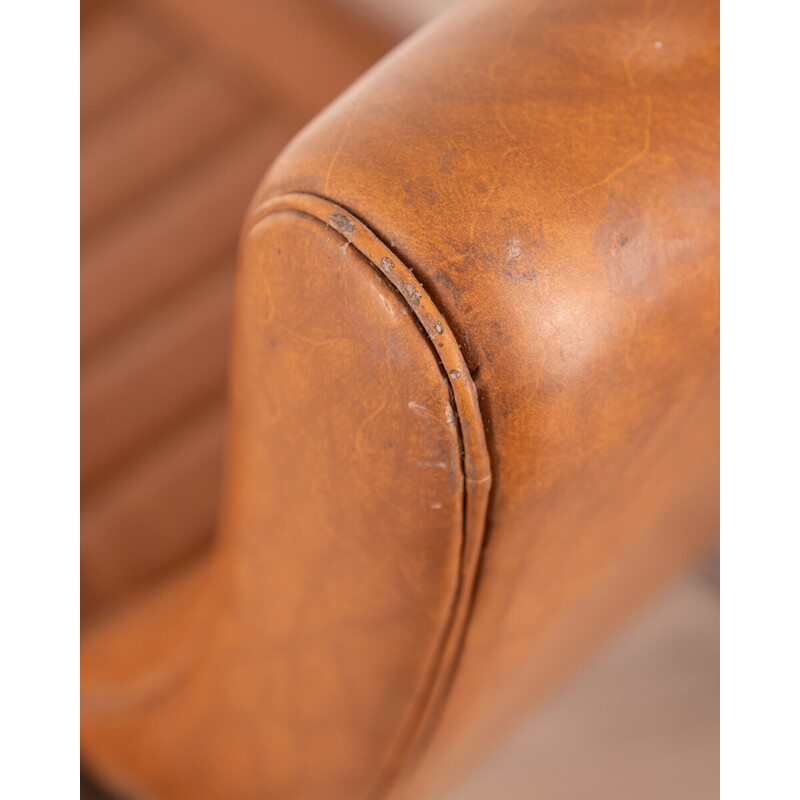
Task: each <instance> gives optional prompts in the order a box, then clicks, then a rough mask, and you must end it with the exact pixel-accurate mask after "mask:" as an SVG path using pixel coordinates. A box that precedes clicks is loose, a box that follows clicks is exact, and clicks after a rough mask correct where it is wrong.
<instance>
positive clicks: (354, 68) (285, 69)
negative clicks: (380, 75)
mask: <svg viewBox="0 0 800 800" xmlns="http://www.w3.org/2000/svg"><path fill="white" fill-rule="evenodd" d="M135 2H136V5H137V7H139V8H141V9H145V10H147V11H149V12H150V13H151V14H152V17H153V18H154V19H158V20H161V21H165V22H167V23H168V24H169V25H170V26H171V27H172V29H173V30H174V31H175V32H176V35H178V36H181V37H184V38H185V39H186V41H187V42H190V43H191V44H193V45H194V46H196V47H197V48H199V49H200V50H203V51H207V52H209V53H214V54H216V56H217V57H218V58H219V59H220V60H223V61H225V62H227V63H228V64H230V65H232V66H233V67H234V68H236V69H237V70H238V71H239V72H240V74H241V75H243V76H246V77H247V78H248V79H249V80H250V81H252V82H253V83H254V84H255V85H257V86H259V87H261V88H262V89H263V90H265V91H266V92H267V93H268V94H269V95H273V94H274V95H277V96H278V97H279V98H281V100H282V102H284V103H285V104H286V105H287V106H288V107H291V108H295V109H297V110H298V111H299V112H300V113H301V114H302V115H303V116H304V117H306V118H307V117H310V116H311V115H313V114H315V113H316V112H317V111H319V110H320V109H321V108H322V107H323V106H325V105H326V104H327V103H329V102H330V101H331V100H333V99H334V97H336V95H338V94H339V93H340V92H342V91H343V90H344V89H346V88H347V87H348V86H349V85H350V84H351V83H352V82H353V81H354V80H356V78H358V77H360V76H361V74H362V73H363V72H364V71H365V70H367V69H368V68H369V67H370V66H372V64H374V63H375V62H376V61H377V60H378V59H379V58H381V56H383V55H384V54H385V53H386V52H388V51H389V50H390V49H391V47H393V46H394V45H395V44H396V40H395V39H394V38H393V37H392V36H391V35H389V34H388V33H387V32H386V31H385V30H384V29H382V28H380V27H378V26H376V25H374V24H373V23H372V22H370V21H368V20H367V19H366V18H364V17H361V16H359V15H357V14H355V13H352V12H350V11H349V10H347V9H344V8H342V7H340V6H336V4H335V3H331V2H324V1H321V0H291V2H287V0H226V2H225V3H224V4H223V3H220V2H219V0H135Z"/></svg>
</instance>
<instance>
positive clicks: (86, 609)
mask: <svg viewBox="0 0 800 800" xmlns="http://www.w3.org/2000/svg"><path fill="white" fill-rule="evenodd" d="M223 435H224V408H223V407H222V406H221V405H219V406H214V407H212V408H209V409H208V410H206V411H205V412H203V413H202V414H201V415H199V416H198V417H196V418H193V419H191V420H190V421H188V423H187V424H186V425H185V426H184V427H182V428H181V429H179V430H177V431H175V432H174V433H173V435H172V436H171V437H169V438H167V439H166V440H165V441H163V443H162V444H161V445H160V446H159V447H158V448H154V449H152V450H149V451H148V452H147V453H146V454H145V455H144V456H143V457H142V458H141V459H140V460H138V461H137V462H136V463H134V464H131V465H130V467H129V468H128V469H127V470H126V471H125V473H124V474H122V475H119V476H118V477H117V478H116V480H114V481H112V482H110V484H109V485H108V486H107V487H105V488H104V490H103V491H102V492H101V493H99V494H95V495H93V496H92V497H90V498H88V499H86V500H84V502H83V503H82V508H81V614H82V616H89V615H91V614H92V613H94V612H95V611H97V610H98V609H99V608H101V607H102V606H105V605H107V604H109V603H111V602H113V601H114V600H119V599H120V598H122V597H123V596H124V595H125V594H126V593H128V592H130V591H131V590H133V589H134V588H136V587H137V586H140V585H142V584H143V583H145V582H146V581H148V580H151V579H153V578H154V577H156V576H157V575H158V574H159V573H160V572H161V571H163V570H165V569H168V568H169V567H170V566H172V565H174V564H175V563H177V562H178V561H180V560H181V559H183V558H186V557H187V556H188V555H189V554H191V553H193V552H196V551H198V550H199V549H201V548H202V547H203V546H204V545H207V544H208V543H209V541H210V538H211V535H212V531H213V527H214V523H215V521H216V515H217V509H218V505H219V484H220V477H221V465H222V447H223Z"/></svg>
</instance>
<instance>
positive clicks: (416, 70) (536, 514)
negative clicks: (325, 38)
mask: <svg viewBox="0 0 800 800" xmlns="http://www.w3.org/2000/svg"><path fill="white" fill-rule="evenodd" d="M717 13H718V12H717V8H716V6H715V5H714V4H713V3H697V2H690V0H678V2H672V3H661V2H653V3H641V2H632V1H631V0H619V1H618V2H610V3H602V4H600V3H595V2H589V0H570V2H563V1H562V2H545V3H541V4H536V5H533V4H530V3H527V2H522V0H489V1H488V2H479V3H474V4H471V5H469V6H467V7H466V8H463V7H462V8H459V9H458V10H457V13H454V14H452V15H450V16H448V17H447V18H444V19H442V20H440V21H439V22H437V23H436V24H434V25H432V26H431V27H429V28H427V29H426V30H425V31H423V32H422V33H421V34H419V35H417V36H415V37H413V38H412V40H411V41H410V42H408V43H407V44H405V45H403V46H401V47H400V48H399V49H398V50H396V51H395V52H394V53H393V54H392V55H391V56H390V57H389V58H388V59H386V60H385V61H384V62H383V63H382V64H381V65H380V67H379V68H377V69H375V70H373V71H371V72H370V73H369V74H368V75H367V76H366V77H365V78H364V79H362V80H361V81H359V82H358V83H357V84H356V85H355V86H354V87H353V88H352V89H351V90H350V91H349V92H348V93H346V94H345V95H344V96H343V97H342V98H341V99H340V100H339V101H337V102H336V103H335V104H334V105H333V106H332V107H331V108H329V109H328V110H327V111H326V112H325V113H323V114H322V115H321V116H320V117H318V118H317V120H315V121H314V122H313V123H312V124H311V125H310V126H309V127H307V128H306V129H305V130H304V131H303V132H302V133H301V134H300V136H298V137H297V138H296V139H295V140H294V142H293V143H292V145H291V146H290V147H289V148H288V149H287V150H286V151H285V152H284V154H283V156H282V157H281V158H280V159H279V161H278V163H277V164H276V166H275V167H274V168H273V169H272V170H271V172H270V174H269V176H268V178H267V179H266V180H265V182H264V183H263V184H262V187H261V189H260V190H259V192H258V194H257V196H256V199H255V201H254V203H253V206H252V211H251V215H250V218H249V221H248V223H247V227H246V231H249V233H248V234H247V235H246V237H245V239H244V250H243V255H242V258H241V267H240V269H241V272H240V278H239V283H238V288H237V306H236V310H235V323H234V325H235V347H234V362H233V366H232V373H231V376H232V377H231V379H232V389H231V391H232V395H231V396H232V409H231V433H230V439H229V453H228V458H229V461H228V464H229V466H228V473H227V482H226V485H227V494H226V504H225V524H224V540H223V544H222V546H221V549H220V551H219V555H218V558H217V560H216V561H215V569H216V570H218V572H217V576H218V577H217V579H216V580H208V581H205V582H202V586H203V589H202V591H198V594H197V599H196V601H195V602H197V603H201V602H209V601H208V599H207V598H208V597H210V598H211V600H210V608H212V609H213V611H211V612H209V616H204V617H202V619H204V620H205V624H207V625H208V626H209V627H208V632H207V633H202V632H201V633H198V634H197V637H198V638H197V641H198V642H199V644H197V645H196V647H197V648H198V653H199V655H197V657H196V658H195V660H194V661H192V660H191V659H188V658H184V657H179V656H180V653H184V652H189V651H190V650H191V648H188V645H187V644H186V643H185V642H184V643H183V644H182V645H181V646H179V645H178V644H176V645H175V651H174V653H173V654H172V655H171V657H170V658H169V659H166V657H164V656H163V653H162V651H161V650H160V649H159V648H160V647H161V645H160V644H159V642H161V641H162V640H161V639H160V638H159V633H158V626H157V625H152V624H151V625H147V624H146V623H140V624H141V625H142V627H143V628H144V631H143V633H141V632H140V633H136V634H135V635H136V636H140V635H142V636H144V638H143V639H137V641H139V642H140V643H141V644H140V647H139V648H138V649H139V650H140V651H141V653H144V654H146V653H148V652H150V651H151V649H152V652H153V653H158V654H159V655H158V657H154V663H152V664H149V665H147V666H146V667H145V666H142V667H141V670H142V673H141V674H143V675H152V674H156V673H157V672H158V663H160V662H161V661H165V663H168V664H173V665H180V667H178V666H174V667H173V672H172V673H171V674H170V675H169V676H168V677H169V681H170V682H171V683H170V684H169V686H166V685H165V684H164V683H161V684H160V686H161V688H160V689H159V690H158V691H156V690H155V689H154V688H153V689H152V694H151V696H150V697H149V699H147V701H146V702H140V703H139V704H136V703H133V704H129V705H128V706H127V707H125V708H122V709H121V708H120V706H119V702H118V701H116V700H114V695H115V693H118V694H119V695H120V696H121V697H125V696H126V691H130V690H126V684H130V683H131V681H132V682H133V685H134V686H136V687H138V686H140V683H137V679H136V678H135V676H134V677H131V675H130V674H128V673H127V672H125V670H124V669H123V668H122V665H117V667H115V668H114V669H110V670H109V669H108V668H106V667H103V669H106V672H103V673H102V676H103V678H102V681H101V680H100V679H96V678H95V677H92V678H91V679H90V680H89V681H88V686H87V691H86V694H87V696H89V697H92V696H93V692H94V691H95V689H98V686H99V689H101V690H102V691H101V692H100V694H101V697H102V698H103V700H104V702H106V703H107V704H108V706H107V711H106V713H103V710H102V708H100V707H98V706H97V705H95V706H94V708H93V710H92V713H88V711H87V714H86V717H85V720H84V725H85V733H84V741H85V748H86V753H87V756H88V757H89V759H90V761H91V762H92V763H93V764H95V765H96V767H97V768H99V769H100V770H101V771H102V772H104V773H105V774H106V775H107V776H108V777H109V778H110V779H111V780H112V781H114V782H116V783H117V784H118V785H127V786H128V787H132V788H139V789H141V790H142V791H146V792H149V793H151V794H155V795H156V796H163V797H175V798H178V797H193V798H197V797H209V798H211V797H228V798H234V797H253V796H270V797H272V796H274V797H287V798H288V797H296V798H300V797H304V798H310V797H319V798H332V797H343V796H347V797H358V796H368V795H370V794H372V795H381V794H385V792H386V790H387V789H389V788H390V787H392V786H393V787H394V796H397V797H422V796H425V797H428V796H430V797H434V796H436V791H437V790H439V789H444V788H446V787H447V786H448V785H451V783H452V780H453V778H454V776H456V775H458V773H459V770H460V768H461V766H463V765H464V764H466V763H468V762H469V760H471V759H474V758H476V757H479V755H480V753H481V752H482V750H483V748H485V746H486V744H487V742H488V741H490V740H491V739H492V738H493V737H495V736H496V735H497V733H498V731H500V730H502V729H504V728H505V727H507V726H508V725H509V724H510V722H511V721H512V720H513V718H514V717H515V716H516V715H518V714H519V713H521V711H522V710H523V709H525V708H527V707H528V706H529V705H530V703H532V702H533V701H534V700H535V699H537V698H539V697H541V695H542V694H543V692H545V691H546V690H547V689H548V688H549V687H550V686H551V685H552V683H553V681H554V680H557V679H559V678H561V677H562V676H563V675H564V674H565V673H566V672H567V671H568V670H569V669H570V667H571V666H572V665H574V664H575V663H576V662H577V661H578V660H580V659H581V658H582V657H583V656H584V655H585V653H586V652H587V650H588V649H589V648H590V647H591V646H592V645H593V644H594V643H596V642H597V641H598V640H599V639H600V638H601V637H602V636H603V635H604V633H605V632H606V630H607V629H608V628H609V627H610V626H611V625H612V624H614V623H615V621H616V620H618V619H619V618H620V617H621V616H622V615H623V614H624V613H625V612H626V611H627V610H629V609H630V608H631V607H632V606H633V605H635V604H636V603H637V602H640V601H641V599H642V598H643V597H644V596H646V595H647V594H648V593H650V592H652V591H653V590H654V589H655V587H656V586H657V585H658V584H659V582H661V581H663V580H665V579H666V578H668V577H669V576H670V575H672V574H674V573H675V572H676V571H677V570H678V569H679V568H680V567H681V566H682V565H683V564H685V563H686V562H687V561H689V560H690V559H691V558H692V557H693V556H694V555H695V554H696V553H697V552H699V551H700V550H701V549H702V548H703V547H705V546H706V545H707V543H708V542H709V541H711V540H712V539H713V537H714V536H715V535H716V523H717V519H716V517H717V480H718V446H717V434H718V407H717V397H718V174H717V166H718V165H717V160H718V127H717V124H718V123H717V109H718V95H717V86H718V43H717V40H718V16H717ZM322 208H324V209H328V210H327V211H326V212H325V213H320V212H317V211H316V210H315V209H322ZM265 214H266V216H264V215H265ZM326 225H327V227H326ZM361 254H364V255H365V256H366V257H367V259H369V260H366V259H365V258H364V256H363V255H361ZM384 258H389V259H390V260H392V262H393V268H392V269H389V268H388V267H387V266H386V265H385V264H384V262H383V259H384ZM382 265H383V267H382ZM406 268H408V269H409V270H410V271H411V273H403V275H406V277H401V278H400V279H398V277H397V276H398V274H400V273H399V272H396V270H401V269H402V270H405V269H406ZM390 273H391V274H390ZM408 274H411V275H412V277H408V276H407V275H408ZM384 276H385V277H386V278H387V279H388V280H385V279H384ZM425 309H428V310H429V311H430V312H431V313H433V311H435V313H436V314H437V315H438V316H437V317H436V319H437V320H440V321H441V323H442V330H447V331H448V333H447V336H446V337H445V338H446V340H447V344H446V347H442V348H439V347H438V344H439V340H438V338H437V337H438V336H441V334H440V332H439V331H438V329H437V328H435V327H433V322H432V319H433V318H432V317H427V316H426V313H428V312H427V311H425ZM423 312H424V313H423ZM450 332H452V337H453V338H452V342H453V343H455V345H456V347H455V350H460V356H459V357H461V358H462V359H463V364H464V368H463V369H459V368H453V367H452V366H451V365H450V364H449V363H448V361H447V359H448V358H456V357H457V355H458V354H457V353H456V352H455V350H454V349H453V347H452V346H451V344H450V341H451V340H450V338H449V337H450ZM345 340H346V341H345ZM445 350H446V351H447V354H446V355H445V354H443V355H442V357H441V358H440V357H439V356H438V355H437V352H438V351H445ZM454 372H455V373H457V375H454ZM459 381H460V383H459ZM473 384H474V386H475V387H476V389H477V395H476V397H477V414H472V413H463V412H464V410H465V409H466V408H467V407H468V402H467V400H468V398H469V397H470V396H471V390H470V389H469V387H470V386H472V385H473ZM448 386H450V387H451V388H450V389H449V388H448ZM450 391H452V392H453V397H454V403H453V405H454V406H455V411H453V410H452V407H451V405H450ZM459 392H465V394H464V395H463V398H462V399H461V402H460V401H459ZM417 406H421V407H422V408H424V409H425V412H424V413H423V412H422V410H421V409H420V408H418V407H417ZM448 408H451V411H449V412H448V410H447V409H448ZM449 421H450V422H452V421H455V422H456V423H457V424H456V425H452V424H448V422H449ZM478 424H480V425H481V426H483V433H484V434H485V441H486V446H487V448H488V449H487V451H486V455H487V456H488V465H489V467H490V469H491V475H492V491H491V495H490V497H489V505H488V512H487V515H486V517H485V520H484V517H483V513H482V506H481V505H480V503H477V504H476V500H475V498H476V497H477V495H476V494H475V492H474V488H475V487H473V486H471V485H470V480H469V479H470V478H471V477H473V476H472V475H471V474H470V471H469V465H470V453H471V452H472V451H471V445H470V442H471V441H473V439H472V438H471V435H470V430H469V426H470V425H478ZM459 433H460V440H461V441H463V443H464V447H463V456H462V452H461V451H462V448H461V445H460V444H459V441H460V440H459V435H458V434H459ZM473 434H474V431H473ZM481 438H482V437H480V436H478V437H477V439H474V441H477V440H478V439H481ZM389 441H391V443H392V448H391V451H392V452H391V453H390V454H389V453H388V452H387V448H388V442H389ZM431 448H432V449H431ZM479 449H480V448H479V447H478V448H477V450H476V451H475V452H477V451H478V450H479ZM434 451H435V453H434ZM436 464H440V465H444V466H443V467H442V466H434V465H436ZM476 476H477V477H480V478H485V477H487V474H486V473H479V474H476ZM485 484H488V481H485ZM471 498H472V499H471ZM465 499H466V505H465V506H464V510H465V511H466V516H464V517H463V518H462V503H463V502H464V500H465ZM439 505H441V508H435V506H439ZM477 522H482V523H485V524H483V525H482V526H481V528H482V529H481V531H480V532H479V533H478V535H476V533H475V532H476V530H477V525H476V523H477ZM476 543H477V544H476ZM473 581H475V589H474V595H473V590H472V583H473ZM204 598H205V599H204ZM161 602H162V603H163V606H162V607H160V608H159V610H158V611H152V610H151V611H149V612H146V613H144V614H143V615H142V616H141V617H140V618H141V619H142V620H151V622H152V621H155V620H158V619H159V618H160V617H161V616H162V615H163V616H164V618H165V619H174V618H175V616H174V614H176V613H177V614H179V615H180V613H184V612H180V611H175V600H174V598H173V599H170V598H167V599H165V600H163V601H161ZM170 609H171V610H170ZM148 628H152V630H149V629H148ZM192 630H199V629H197V628H193V629H192ZM96 633H97V636H98V637H99V638H92V650H91V652H92V653H93V654H94V655H93V656H92V660H91V661H90V664H89V666H90V670H89V673H88V674H89V675H91V676H95V675H97V674H98V673H96V672H95V666H94V665H95V663H97V664H98V665H102V664H104V663H105V661H104V660H103V659H102V658H101V655H100V654H102V653H103V652H104V650H106V649H108V648H111V649H113V648H114V647H116V646H117V645H116V644H115V642H117V641H120V640H119V639H117V637H123V638H124V637H127V636H133V635H134V633H132V632H131V631H130V630H126V628H125V626H123V624H122V622H120V623H119V625H114V624H112V623H109V626H108V627H107V628H105V629H103V631H100V630H99V629H98V631H97V632H96ZM148 637H153V638H154V641H155V642H156V644H154V645H152V648H151V646H150V645H148V644H147V638H148ZM181 648H183V649H181ZM187 648H188V649H187ZM87 652H89V651H88V650H87ZM140 658H144V660H147V656H146V655H145V656H140ZM95 659H97V661H96V662H95ZM98 669H99V667H98ZM115 669H119V670H122V671H121V672H115ZM166 678H167V676H165V674H163V673H161V674H160V679H161V680H162V681H163V680H166ZM123 679H124V680H123ZM139 680H140V679H139ZM95 683H97V684H98V685H97V686H95V685H94V684H95ZM137 691H141V689H137ZM90 705H91V704H90ZM409 720H411V722H409ZM167 743H168V747H167ZM395 778H397V780H395Z"/></svg>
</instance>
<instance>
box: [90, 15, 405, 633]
mask: <svg viewBox="0 0 800 800" xmlns="http://www.w3.org/2000/svg"><path fill="white" fill-rule="evenodd" d="M265 24H266V27H265ZM266 35H268V36H271V37H273V39H274V42H273V46H272V47H271V48H268V47H265V44H264V36H266ZM254 37H255V38H254ZM248 39H249V40H250V41H251V43H252V42H253V41H256V40H258V39H260V41H261V47H262V50H261V52H262V57H261V58H260V59H259V58H257V54H256V53H254V52H253V49H252V47H251V48H250V50H246V48H245V49H244V50H243V49H242V47H241V41H243V40H248ZM275 42H279V43H280V48H277V49H276V47H275V46H274V44H275ZM392 43H393V40H392V39H391V37H390V36H388V35H387V34H385V33H382V32H380V31H376V30H375V29H374V27H373V26H371V25H369V24H367V23H366V22H364V21H363V20H361V19H360V18H359V17H357V16H354V15H353V14H351V13H347V12H346V11H344V10H342V9H338V8H337V7H336V6H331V5H329V4H328V3H327V2H323V3H319V2H317V0H304V1H303V2H302V3H299V2H297V3H290V4H286V3H283V2H280V0H273V1H272V2H267V1H266V0H259V2H258V3H249V2H247V0H239V1H237V2H234V0H231V1H230V2H226V3H224V4H221V3H216V2H211V3H207V4H200V3H198V2H190V3H184V2H180V0H135V1H134V0H131V2H126V0H96V1H95V2H90V3H82V4H81V242H82V251H81V312H82V313H81V357H82V372H81V388H82V409H81V489H82V519H81V529H82V542H81V553H82V577H83V581H82V586H81V612H82V615H83V616H84V618H89V617H92V616H95V615H97V614H99V613H102V612H103V611H104V610H106V609H108V608H109V607H113V606H114V605H115V604H118V603H120V602H123V601H124V600H125V599H126V598H127V597H129V596H130V595H131V594H133V593H135V592H136V591H137V590H138V589H139V588H141V587H142V586H145V585H148V584H152V583H153V582H154V581H156V580H158V579H159V578H160V577H162V576H164V575H165V574H167V573H168V571H169V569H170V568H172V567H174V566H176V565H179V564H181V562H182V561H183V560H184V559H187V558H194V557H196V556H197V555H198V554H199V553H201V552H203V551H204V550H207V549H208V546H209V544H210V542H211V537H212V534H213V532H214V530H215V528H216V525H217V517H218V512H219V482H220V473H221V465H222V451H223V428H224V395H225V383H226V375H227V370H228V352H229V349H230V340H229V330H230V315H231V308H232V297H233V275H234V264H235V250H236V240H237V237H238V233H239V230H240V228H241V222H242V216H243V214H244V212H245V209H246V207H247V202H248V200H249V199H250V196H251V195H252V192H253V189H254V187H255V186H256V184H257V181H258V178H259V176H260V175H261V174H262V173H263V172H264V170H265V168H266V167H267V166H268V164H269V163H270V161H271V160H272V159H273V158H274V157H275V155H276V154H277V153H278V151H279V150H280V149H281V148H282V147H283V146H284V145H285V144H286V142H287V141H288V140H289V138H290V137H291V136H292V135H293V134H294V133H295V132H296V131H297V130H298V129H299V128H300V127H301V125H302V124H303V123H304V122H305V121H306V120H307V119H308V118H309V117H310V116H311V114H313V113H315V112H316V111H317V110H318V109H319V108H320V107H322V106H323V105H324V104H325V103H326V102H328V101H329V100H330V99H331V98H332V97H334V96H335V95H336V94H337V93H338V92H339V91H341V90H342V89H344V88H345V87H346V86H347V85H348V84H349V83H350V82H351V81H352V80H354V79H355V78H356V77H357V76H358V75H359V74H360V73H362V72H363V71H364V70H365V69H366V68H367V67H368V66H369V65H370V64H371V63H372V62H373V61H375V60H376V59H377V58H378V57H379V56H380V55H382V54H383V53H384V52H385V51H386V50H387V49H388V48H389V47H390V46H391V44H392ZM311 48H313V50H314V52H316V53H317V54H318V56H319V57H320V58H322V57H324V58H325V59H326V60H327V62H328V63H326V64H325V66H324V69H323V68H322V65H321V63H320V61H319V60H316V59H310V58H308V57H307V56H306V55H303V54H304V53H308V51H309V50H310V49H311ZM265 52H266V53H267V54H268V57H267V58H264V57H263V53H265ZM247 53H249V56H248V57H247V58H244V59H242V55H243V54H245V55H247ZM289 75H291V76H293V77H292V81H291V82H288V83H287V76H289Z"/></svg>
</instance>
